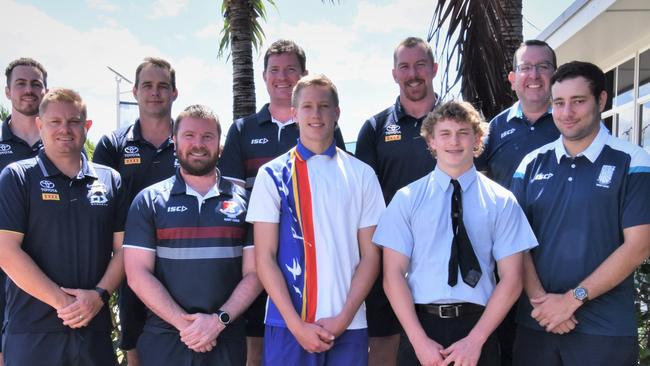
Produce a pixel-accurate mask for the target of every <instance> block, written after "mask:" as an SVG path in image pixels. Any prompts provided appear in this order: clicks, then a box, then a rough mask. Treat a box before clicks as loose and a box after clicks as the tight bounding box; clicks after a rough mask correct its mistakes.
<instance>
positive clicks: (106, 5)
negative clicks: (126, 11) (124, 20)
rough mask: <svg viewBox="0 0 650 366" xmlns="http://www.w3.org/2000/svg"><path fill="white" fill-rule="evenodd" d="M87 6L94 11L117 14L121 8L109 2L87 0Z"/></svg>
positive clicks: (105, 0)
mask: <svg viewBox="0 0 650 366" xmlns="http://www.w3.org/2000/svg"><path fill="white" fill-rule="evenodd" d="M86 5H87V6H88V7H90V8H92V9H97V10H101V11H109V12H115V11H118V10H120V7H119V6H117V5H115V3H111V2H109V1H107V0H86Z"/></svg>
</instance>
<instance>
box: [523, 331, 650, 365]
mask: <svg viewBox="0 0 650 366" xmlns="http://www.w3.org/2000/svg"><path fill="white" fill-rule="evenodd" d="M513 351H514V352H513V365H526V366H583V365H589V366H610V365H616V366H636V365H637V362H638V358H639V346H638V343H637V339H636V337H614V336H600V335H591V334H584V333H577V332H571V333H567V334H553V333H546V332H542V331H538V330H533V329H530V328H527V327H524V326H521V325H520V326H519V327H518V328H517V336H516V338H515V346H514V350H513Z"/></svg>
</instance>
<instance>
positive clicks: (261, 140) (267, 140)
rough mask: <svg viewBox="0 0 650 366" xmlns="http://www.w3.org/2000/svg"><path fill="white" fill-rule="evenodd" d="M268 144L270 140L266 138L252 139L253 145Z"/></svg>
mask: <svg viewBox="0 0 650 366" xmlns="http://www.w3.org/2000/svg"><path fill="white" fill-rule="evenodd" d="M267 142H269V139H267V138H266V137H263V138H261V139H252V140H251V145H264V144H266V143H267Z"/></svg>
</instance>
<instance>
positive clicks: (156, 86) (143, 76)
mask: <svg viewBox="0 0 650 366" xmlns="http://www.w3.org/2000/svg"><path fill="white" fill-rule="evenodd" d="M133 96H134V97H135V99H136V100H137V101H138V108H139V109H140V116H141V117H145V118H146V117H151V118H164V117H168V118H170V119H171V111H172V103H173V102H174V101H175V100H176V97H177V96H178V91H177V90H175V89H174V88H173V87H172V82H171V72H170V71H169V70H166V69H164V68H162V67H159V66H156V65H153V64H149V65H146V66H145V67H144V68H142V70H141V71H140V74H139V75H138V85H136V86H134V87H133Z"/></svg>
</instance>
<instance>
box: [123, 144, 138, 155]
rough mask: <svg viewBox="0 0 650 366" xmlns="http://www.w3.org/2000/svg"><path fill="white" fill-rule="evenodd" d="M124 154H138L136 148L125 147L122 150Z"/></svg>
mask: <svg viewBox="0 0 650 366" xmlns="http://www.w3.org/2000/svg"><path fill="white" fill-rule="evenodd" d="M124 152H125V153H127V154H137V153H138V147H137V146H127V147H125V148H124Z"/></svg>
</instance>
